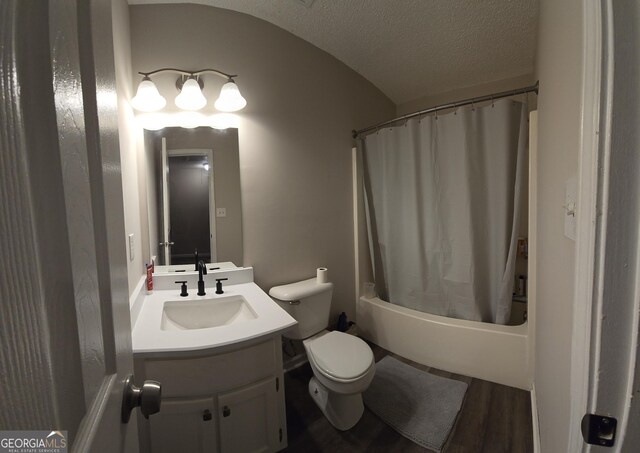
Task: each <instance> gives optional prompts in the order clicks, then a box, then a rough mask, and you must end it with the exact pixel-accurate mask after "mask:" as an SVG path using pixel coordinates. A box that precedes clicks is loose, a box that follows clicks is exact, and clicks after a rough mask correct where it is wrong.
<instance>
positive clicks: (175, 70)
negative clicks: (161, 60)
mask: <svg viewBox="0 0 640 453" xmlns="http://www.w3.org/2000/svg"><path fill="white" fill-rule="evenodd" d="M159 72H173V73H176V74H181V75H186V76H190V77H194V76H199V75H200V74H202V73H205V72H213V73H214V74H217V75H219V76H220V77H222V78H225V79H229V80H231V79H233V78H234V77H238V75H237V74H227V73H226V72H222V71H218V70H217V69H200V70H198V71H185V70H184V69H178V68H160V69H156V70H155V71H150V72H138V74H140V75H142V76H145V77H149V76H152V75H154V74H158V73H159Z"/></svg>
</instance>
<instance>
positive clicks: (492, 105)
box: [491, 95, 494, 108]
mask: <svg viewBox="0 0 640 453" xmlns="http://www.w3.org/2000/svg"><path fill="white" fill-rule="evenodd" d="M493 107H494V104H493V95H491V108H493Z"/></svg>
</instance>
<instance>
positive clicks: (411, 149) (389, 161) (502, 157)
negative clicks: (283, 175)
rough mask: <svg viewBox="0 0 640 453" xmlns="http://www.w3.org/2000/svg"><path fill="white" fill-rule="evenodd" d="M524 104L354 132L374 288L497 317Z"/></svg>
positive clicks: (505, 308) (511, 254) (477, 316)
mask: <svg viewBox="0 0 640 453" xmlns="http://www.w3.org/2000/svg"><path fill="white" fill-rule="evenodd" d="M526 114H527V108H526V105H525V104H522V103H520V102H514V101H512V100H501V101H496V102H495V103H494V104H493V105H491V104H490V105H487V106H484V107H481V108H478V107H475V108H474V107H469V108H465V109H458V111H457V112H455V113H448V114H446V115H439V116H428V117H423V118H421V119H418V118H413V119H410V120H408V121H407V123H405V124H404V125H400V126H397V127H391V128H388V127H387V128H384V129H381V130H379V131H378V132H377V133H373V134H371V135H368V136H366V137H365V138H364V139H363V140H360V141H359V144H358V145H359V147H360V149H361V151H362V155H363V161H364V167H365V168H364V169H365V171H364V185H365V196H366V203H365V204H366V214H367V220H368V225H369V242H370V250H371V255H372V264H373V267H374V274H375V280H376V289H377V291H378V294H379V295H380V296H381V298H383V299H385V300H387V301H388V302H391V303H394V304H398V305H402V306H405V307H408V308H412V309H416V310H420V311H423V312H427V313H432V314H437V315H442V316H449V317H454V318H461V319H468V320H473V321H484V322H492V323H498V324H506V323H507V322H508V320H509V316H510V312H511V299H512V290H513V282H514V271H515V261H516V243H517V235H518V229H519V225H518V220H519V219H520V210H521V204H522V203H521V198H522V197H521V191H522V190H524V189H525V188H524V187H523V178H524V176H525V171H527V154H528V153H527V142H528V124H527V116H526Z"/></svg>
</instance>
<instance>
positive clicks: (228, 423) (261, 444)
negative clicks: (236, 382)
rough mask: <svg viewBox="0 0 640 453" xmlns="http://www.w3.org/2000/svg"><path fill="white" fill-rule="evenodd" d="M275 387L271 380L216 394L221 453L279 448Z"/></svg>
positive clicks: (274, 380)
mask: <svg viewBox="0 0 640 453" xmlns="http://www.w3.org/2000/svg"><path fill="white" fill-rule="evenodd" d="M276 385H277V381H276V378H275V377H273V378H270V379H265V380H264V381H260V382H258V383H256V384H253V385H249V386H247V387H243V388H241V389H238V390H233V391H230V392H226V393H220V394H218V419H219V424H220V448H221V450H222V452H223V453H233V452H241V453H250V452H251V453H254V452H274V451H278V450H279V449H280V448H281V442H282V432H283V431H282V427H281V426H280V417H279V411H278V403H277V392H278V389H277V388H276ZM163 410H164V407H163Z"/></svg>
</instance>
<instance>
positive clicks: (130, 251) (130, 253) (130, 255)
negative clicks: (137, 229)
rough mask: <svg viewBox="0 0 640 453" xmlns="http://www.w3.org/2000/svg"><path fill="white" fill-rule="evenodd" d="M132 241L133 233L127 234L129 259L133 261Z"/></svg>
mask: <svg viewBox="0 0 640 453" xmlns="http://www.w3.org/2000/svg"><path fill="white" fill-rule="evenodd" d="M134 250H135V248H134V242H133V234H130V235H129V261H133V259H134V258H135V254H134Z"/></svg>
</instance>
